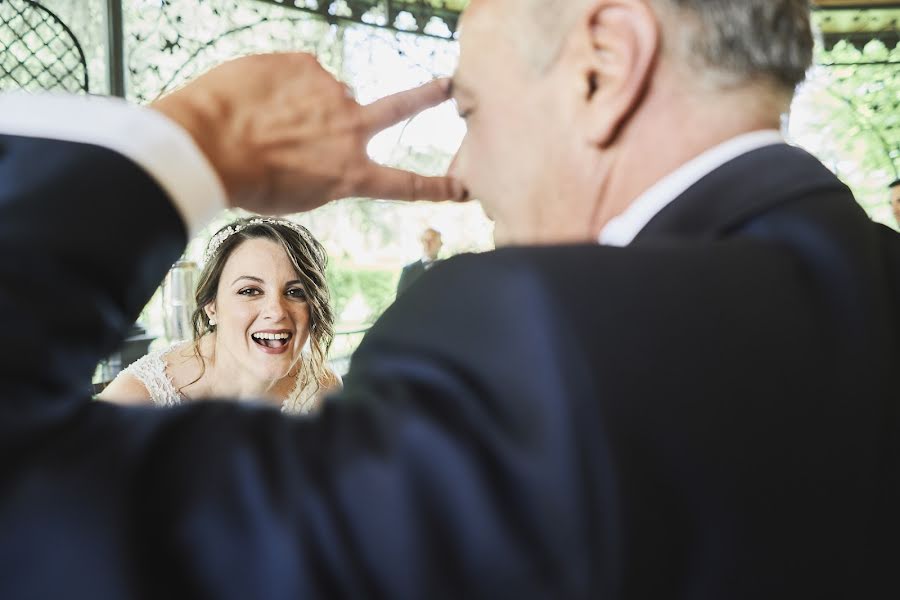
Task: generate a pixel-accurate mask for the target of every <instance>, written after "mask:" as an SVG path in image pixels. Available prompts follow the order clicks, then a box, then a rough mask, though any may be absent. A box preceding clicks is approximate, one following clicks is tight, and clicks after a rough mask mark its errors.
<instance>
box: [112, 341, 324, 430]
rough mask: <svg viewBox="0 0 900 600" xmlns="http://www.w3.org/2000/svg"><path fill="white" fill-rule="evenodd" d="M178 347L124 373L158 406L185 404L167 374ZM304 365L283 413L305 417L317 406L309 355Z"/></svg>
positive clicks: (150, 356) (136, 363)
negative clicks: (170, 357)
mask: <svg viewBox="0 0 900 600" xmlns="http://www.w3.org/2000/svg"><path fill="white" fill-rule="evenodd" d="M175 348H177V346H170V347H168V348H164V349H162V350H158V351H156V352H151V353H150V354H147V355H146V356H143V357H141V358H139V359H138V360H136V361H134V362H133V363H131V364H130V365H129V366H128V367H127V368H126V369H125V370H124V371H123V372H124V373H128V374H130V375H132V376H133V377H136V378H137V379H138V381H140V382H141V383H142V384H143V385H144V387H145V388H147V391H148V392H149V393H150V398H151V400H152V401H153V404H154V405H156V406H176V405H178V404H181V403H182V402H184V401H185V398H184V396H182V395H181V394H180V393H179V392H178V390H177V389H175V385H174V383H173V382H172V379H171V378H170V377H169V374H168V373H166V360H165V357H166V355H167V354H168V353H169V352H171V351H173V350H174V349H175ZM302 363H303V366H302V367H301V368H300V372H299V373H298V374H297V382H296V384H295V385H294V389H293V390H292V391H291V393H290V394H288V397H287V398H286V399H285V401H284V402H283V403H282V405H281V412H283V413H288V414H294V415H302V414H306V413H308V412H310V411H311V410H312V409H313V408H314V407H315V404H316V392H317V391H318V386H317V385H316V382H315V379H314V378H313V377H312V374H311V373H310V371H309V366H308V365H309V364H310V360H309V356H307V355H306V354H304V355H303V360H302ZM304 375H305V376H306V377H305V379H306V381H307V383H306V385H305V386H301V382H302V381H303V380H304Z"/></svg>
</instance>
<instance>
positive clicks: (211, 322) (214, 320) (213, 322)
mask: <svg viewBox="0 0 900 600" xmlns="http://www.w3.org/2000/svg"><path fill="white" fill-rule="evenodd" d="M209 326H210V328H212V327H215V326H216V318H215V317H210V318H209Z"/></svg>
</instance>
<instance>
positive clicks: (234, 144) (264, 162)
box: [152, 53, 465, 214]
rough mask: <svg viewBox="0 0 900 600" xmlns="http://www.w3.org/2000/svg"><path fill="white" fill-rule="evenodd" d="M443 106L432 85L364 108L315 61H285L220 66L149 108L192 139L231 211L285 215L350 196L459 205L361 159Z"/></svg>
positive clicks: (454, 194) (274, 57)
mask: <svg viewBox="0 0 900 600" xmlns="http://www.w3.org/2000/svg"><path fill="white" fill-rule="evenodd" d="M447 98H448V82H447V80H437V81H433V82H431V83H428V84H426V85H423V86H421V87H419V88H415V89H412V90H409V91H406V92H401V93H399V94H395V95H393V96H388V97H386V98H383V99H381V100H378V101H377V102H374V103H372V104H369V105H367V106H361V105H360V104H358V103H357V102H356V100H354V99H353V97H352V95H351V94H350V93H349V90H348V89H347V87H346V86H345V85H343V84H342V83H340V82H338V81H337V80H336V79H335V78H334V77H332V76H331V75H330V74H329V73H328V72H327V71H325V69H323V68H322V66H321V65H320V64H319V63H318V61H317V60H316V59H315V57H313V56H312V55H309V54H304V53H286V54H262V55H255V56H248V57H244V58H239V59H236V60H233V61H230V62H227V63H224V64H222V65H220V66H218V67H216V68H214V69H212V70H211V71H209V72H208V73H206V74H205V75H203V76H201V77H199V78H197V79H196V80H194V81H192V82H191V83H189V84H188V85H186V86H184V87H183V88H181V89H179V90H177V91H175V92H173V93H171V94H169V95H167V96H164V97H163V98H161V99H160V100H157V101H156V102H155V103H153V105H152V108H155V109H156V110H159V111H160V112H162V113H163V114H165V115H167V116H168V117H169V118H171V119H173V120H174V121H176V122H177V123H179V124H180V125H182V126H183V127H184V128H185V129H186V130H187V131H188V132H189V133H190V134H191V135H192V136H193V137H194V139H195V140H196V142H197V144H198V145H199V147H200V148H201V149H202V150H203V152H204V153H205V154H206V156H207V157H208V158H209V160H210V162H211V163H212V165H213V167H214V168H215V169H216V171H217V172H218V174H219V176H220V177H221V179H222V182H223V184H224V186H225V190H226V192H227V193H228V197H229V201H230V202H231V204H232V205H233V206H238V207H241V208H245V209H247V210H251V211H254V212H258V213H269V214H272V213H275V214H281V213H293V212H301V211H305V210H310V209H313V208H316V207H318V206H321V205H322V204H325V203H326V202H328V201H330V200H334V199H337V198H345V197H348V196H359V197H369V198H391V199H396V200H459V199H463V198H464V196H465V193H464V191H463V189H462V187H461V186H460V185H459V184H457V183H456V182H454V181H452V180H451V179H449V178H447V177H424V176H421V175H417V174H414V173H410V172H407V171H402V170H399V169H392V168H389V167H385V166H383V165H379V164H376V163H374V162H373V161H372V160H371V159H369V157H368V155H367V154H366V145H367V144H368V142H369V140H370V139H371V138H372V137H373V136H374V135H375V134H376V133H378V132H379V131H381V130H383V129H385V128H387V127H390V126H391V125H394V124H395V123H397V122H399V121H402V120H404V119H407V118H409V117H411V116H413V115H415V114H416V113H418V112H420V111H422V110H424V109H426V108H429V107H431V106H435V105H437V104H440V103H441V102H443V101H444V100H446V99H447Z"/></svg>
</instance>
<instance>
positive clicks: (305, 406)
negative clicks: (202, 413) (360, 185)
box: [99, 217, 341, 414]
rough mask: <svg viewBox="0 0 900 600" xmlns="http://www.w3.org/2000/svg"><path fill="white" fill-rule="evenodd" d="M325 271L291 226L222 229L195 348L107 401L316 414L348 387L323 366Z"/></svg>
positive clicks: (142, 372)
mask: <svg viewBox="0 0 900 600" xmlns="http://www.w3.org/2000/svg"><path fill="white" fill-rule="evenodd" d="M325 264H326V253H325V249H324V248H323V247H322V246H321V244H320V243H319V242H318V241H317V240H316V239H315V238H313V237H312V234H310V233H309V231H308V230H307V229H306V228H305V227H302V226H300V225H297V224H296V223H293V222H291V221H288V220H286V219H275V218H261V217H251V218H245V219H239V220H237V221H234V222H233V223H231V224H230V225H227V226H226V227H223V228H222V229H220V230H219V231H218V232H217V233H216V234H215V235H214V236H213V237H212V238H211V239H210V241H209V245H208V247H207V250H206V260H205V266H204V268H203V272H202V273H201V274H200V282H199V284H198V286H197V292H196V300H197V307H198V308H197V310H196V311H195V312H194V314H193V319H192V320H193V329H194V339H193V341H192V342H183V343H181V344H178V345H175V346H173V347H170V348H167V349H165V350H162V351H159V352H156V353H151V354H149V355H147V356H145V357H143V358H141V359H140V360H138V361H136V362H134V363H133V364H132V365H130V366H129V367H128V368H127V369H125V370H124V371H122V372H121V373H120V374H119V376H118V377H116V379H115V380H114V381H113V382H112V383H111V384H110V385H109V386H108V387H107V388H106V389H105V390H104V391H103V392H102V393H101V394H100V395H99V398H100V399H101V400H107V401H110V402H117V403H120V404H155V405H157V406H173V405H176V404H181V403H182V402H190V401H193V400H197V399H200V398H231V397H236V398H240V399H248V400H263V401H265V402H268V403H271V404H273V405H277V406H280V407H281V410H282V411H283V412H287V413H294V414H303V413H307V412H310V411H311V410H313V409H315V408H316V407H317V406H318V404H319V403H320V402H321V398H322V397H323V396H324V394H325V393H327V392H328V391H330V390H332V389H334V388H337V387H340V385H341V381H340V378H339V376H338V375H337V374H336V373H334V372H333V371H332V370H331V369H330V368H329V367H328V366H327V365H326V361H325V357H326V354H327V352H328V348H329V346H330V344H331V340H332V338H333V336H334V329H333V321H334V318H333V315H332V312H331V307H330V305H329V294H328V288H327V287H326V284H325ZM307 340H308V341H309V351H308V352H305V351H304V347H305V346H306V344H307Z"/></svg>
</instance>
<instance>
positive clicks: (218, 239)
mask: <svg viewBox="0 0 900 600" xmlns="http://www.w3.org/2000/svg"><path fill="white" fill-rule="evenodd" d="M263 224H265V225H284V226H285V227H287V228H289V229H293V230H294V231H296V232H297V233H298V234H300V237H301V238H303V240H304V241H306V242H308V243H310V245H312V247H313V250H314V251H315V253H316V255H319V254H321V253H320V251H319V244H318V243H317V242H316V241H315V240H314V239H313V237H312V234H311V233H310V232H309V230H308V229H307V228H306V227H304V226H303V225H299V224H297V223H294V222H293V221H288V220H285V219H271V218H267V217H259V218H257V219H251V220H250V221H247V222H246V223H241V224H240V225H229V226H228V227H226V228H224V229H221V230H219V232H218V233H216V235H214V236H212V237H211V238H210V240H209V244H207V245H206V252H204V253H203V262H204V263H208V262H209V260H210V259H211V258H212V257H213V256H215V255H216V252H218V251H219V248H220V247H221V246H222V244H223V243H225V240H227V239H228V238H230V237H231V236H233V235H234V234H236V233H238V232H240V231H243V230H244V229H246V228H248V227H251V226H253V225H263Z"/></svg>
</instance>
